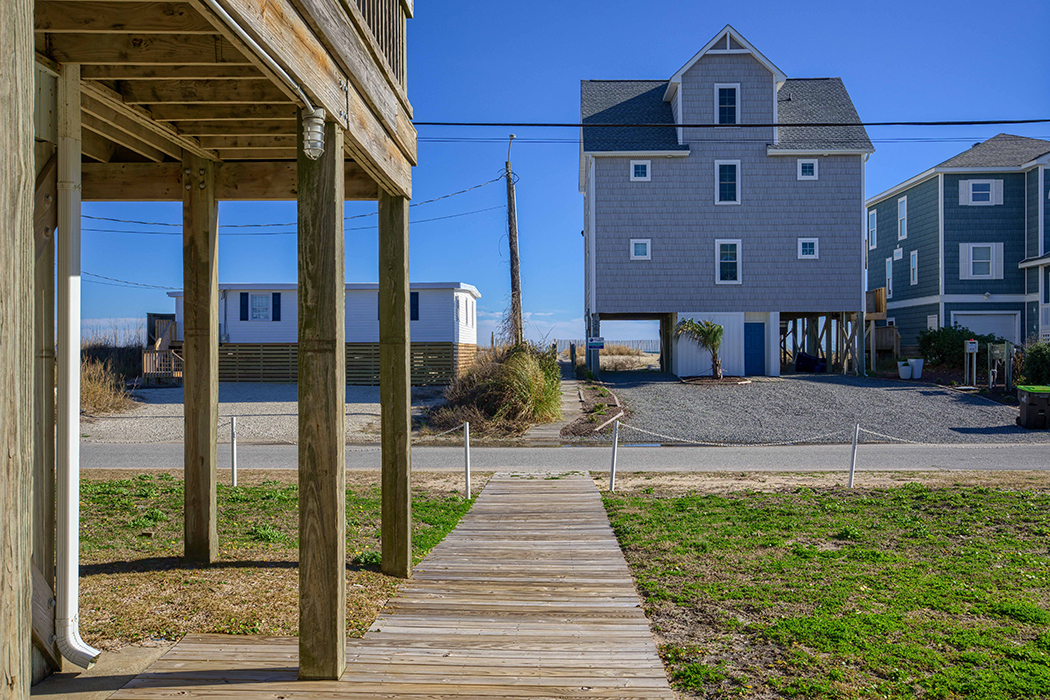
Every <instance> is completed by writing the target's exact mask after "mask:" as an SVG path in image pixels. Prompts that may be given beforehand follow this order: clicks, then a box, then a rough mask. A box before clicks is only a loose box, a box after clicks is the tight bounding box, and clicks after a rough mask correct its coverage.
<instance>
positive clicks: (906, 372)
mask: <svg viewBox="0 0 1050 700" xmlns="http://www.w3.org/2000/svg"><path fill="white" fill-rule="evenodd" d="M897 373H898V374H900V376H901V379H911V365H909V364H908V362H907V361H904V362H898V363H897Z"/></svg>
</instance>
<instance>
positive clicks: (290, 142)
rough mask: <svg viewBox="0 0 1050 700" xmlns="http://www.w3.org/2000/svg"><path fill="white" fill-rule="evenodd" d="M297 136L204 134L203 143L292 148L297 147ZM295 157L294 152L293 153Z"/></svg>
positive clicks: (207, 144)
mask: <svg viewBox="0 0 1050 700" xmlns="http://www.w3.org/2000/svg"><path fill="white" fill-rule="evenodd" d="M295 143H296V136H295V134H294V133H292V134H273V135H262V136H202V137H201V145H202V146H205V147H206V148H217V149H218V148H263V149H265V148H291V149H293V150H294V149H295ZM293 157H294V154H293Z"/></svg>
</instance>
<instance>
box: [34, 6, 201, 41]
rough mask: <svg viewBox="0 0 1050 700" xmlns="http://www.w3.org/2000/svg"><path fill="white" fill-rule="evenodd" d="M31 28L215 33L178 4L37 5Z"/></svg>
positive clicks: (193, 11) (192, 10) (112, 31)
mask: <svg viewBox="0 0 1050 700" xmlns="http://www.w3.org/2000/svg"><path fill="white" fill-rule="evenodd" d="M34 20H35V21H34V29H35V30H36V31H37V32H47V33H49V34H55V33H82V32H105V33H110V34H112V33H136V34H214V33H215V28H214V27H212V26H211V24H210V23H209V22H208V21H207V20H206V19H204V18H203V17H201V16H200V14H199V13H198V12H197V11H196V10H194V9H193V7H192V6H191V5H188V4H186V3H181V2H144V3H139V4H129V3H127V2H77V3H71V2H47V1H45V0H40V1H39V2H37V3H36V7H35V13H34Z"/></svg>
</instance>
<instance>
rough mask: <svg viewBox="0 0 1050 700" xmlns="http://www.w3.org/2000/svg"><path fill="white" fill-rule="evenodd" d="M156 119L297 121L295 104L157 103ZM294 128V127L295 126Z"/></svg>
mask: <svg viewBox="0 0 1050 700" xmlns="http://www.w3.org/2000/svg"><path fill="white" fill-rule="evenodd" d="M150 113H151V114H152V115H153V118H154V119H159V120H161V121H170V122H176V121H178V122H184V121H244V120H245V119H251V120H253V121H257V120H266V121H269V120H280V121H291V122H294V121H295V105H291V104H289V105H258V106H254V107H247V106H245V105H224V104H217V105H180V104H170V105H167V104H156V105H153V106H151V107H150ZM293 128H294V127H293Z"/></svg>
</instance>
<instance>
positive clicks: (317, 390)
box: [298, 112, 346, 680]
mask: <svg viewBox="0 0 1050 700" xmlns="http://www.w3.org/2000/svg"><path fill="white" fill-rule="evenodd" d="M299 121H300V128H299V129H298V133H299V161H298V173H299V175H298V178H299V678H301V679H316V680H338V679H339V677H340V676H341V675H342V674H343V670H344V669H345V668H346V454H345V451H346V427H345V419H344V415H345V408H346V406H345V404H346V328H345V322H346V321H345V317H344V314H345V311H344V309H345V305H346V272H345V268H344V266H345V258H344V246H345V243H344V240H343V193H344V184H345V183H344V180H345V175H344V174H343V130H342V129H341V128H339V125H337V124H335V123H334V122H327V123H326V124H325V127H324V132H325V133H324V136H325V147H324V153H323V154H321V157H320V158H318V159H317V160H310V159H309V158H307V157H306V155H305V154H304V153H303V148H302V128H301V123H302V114H301V112H300V115H299Z"/></svg>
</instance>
